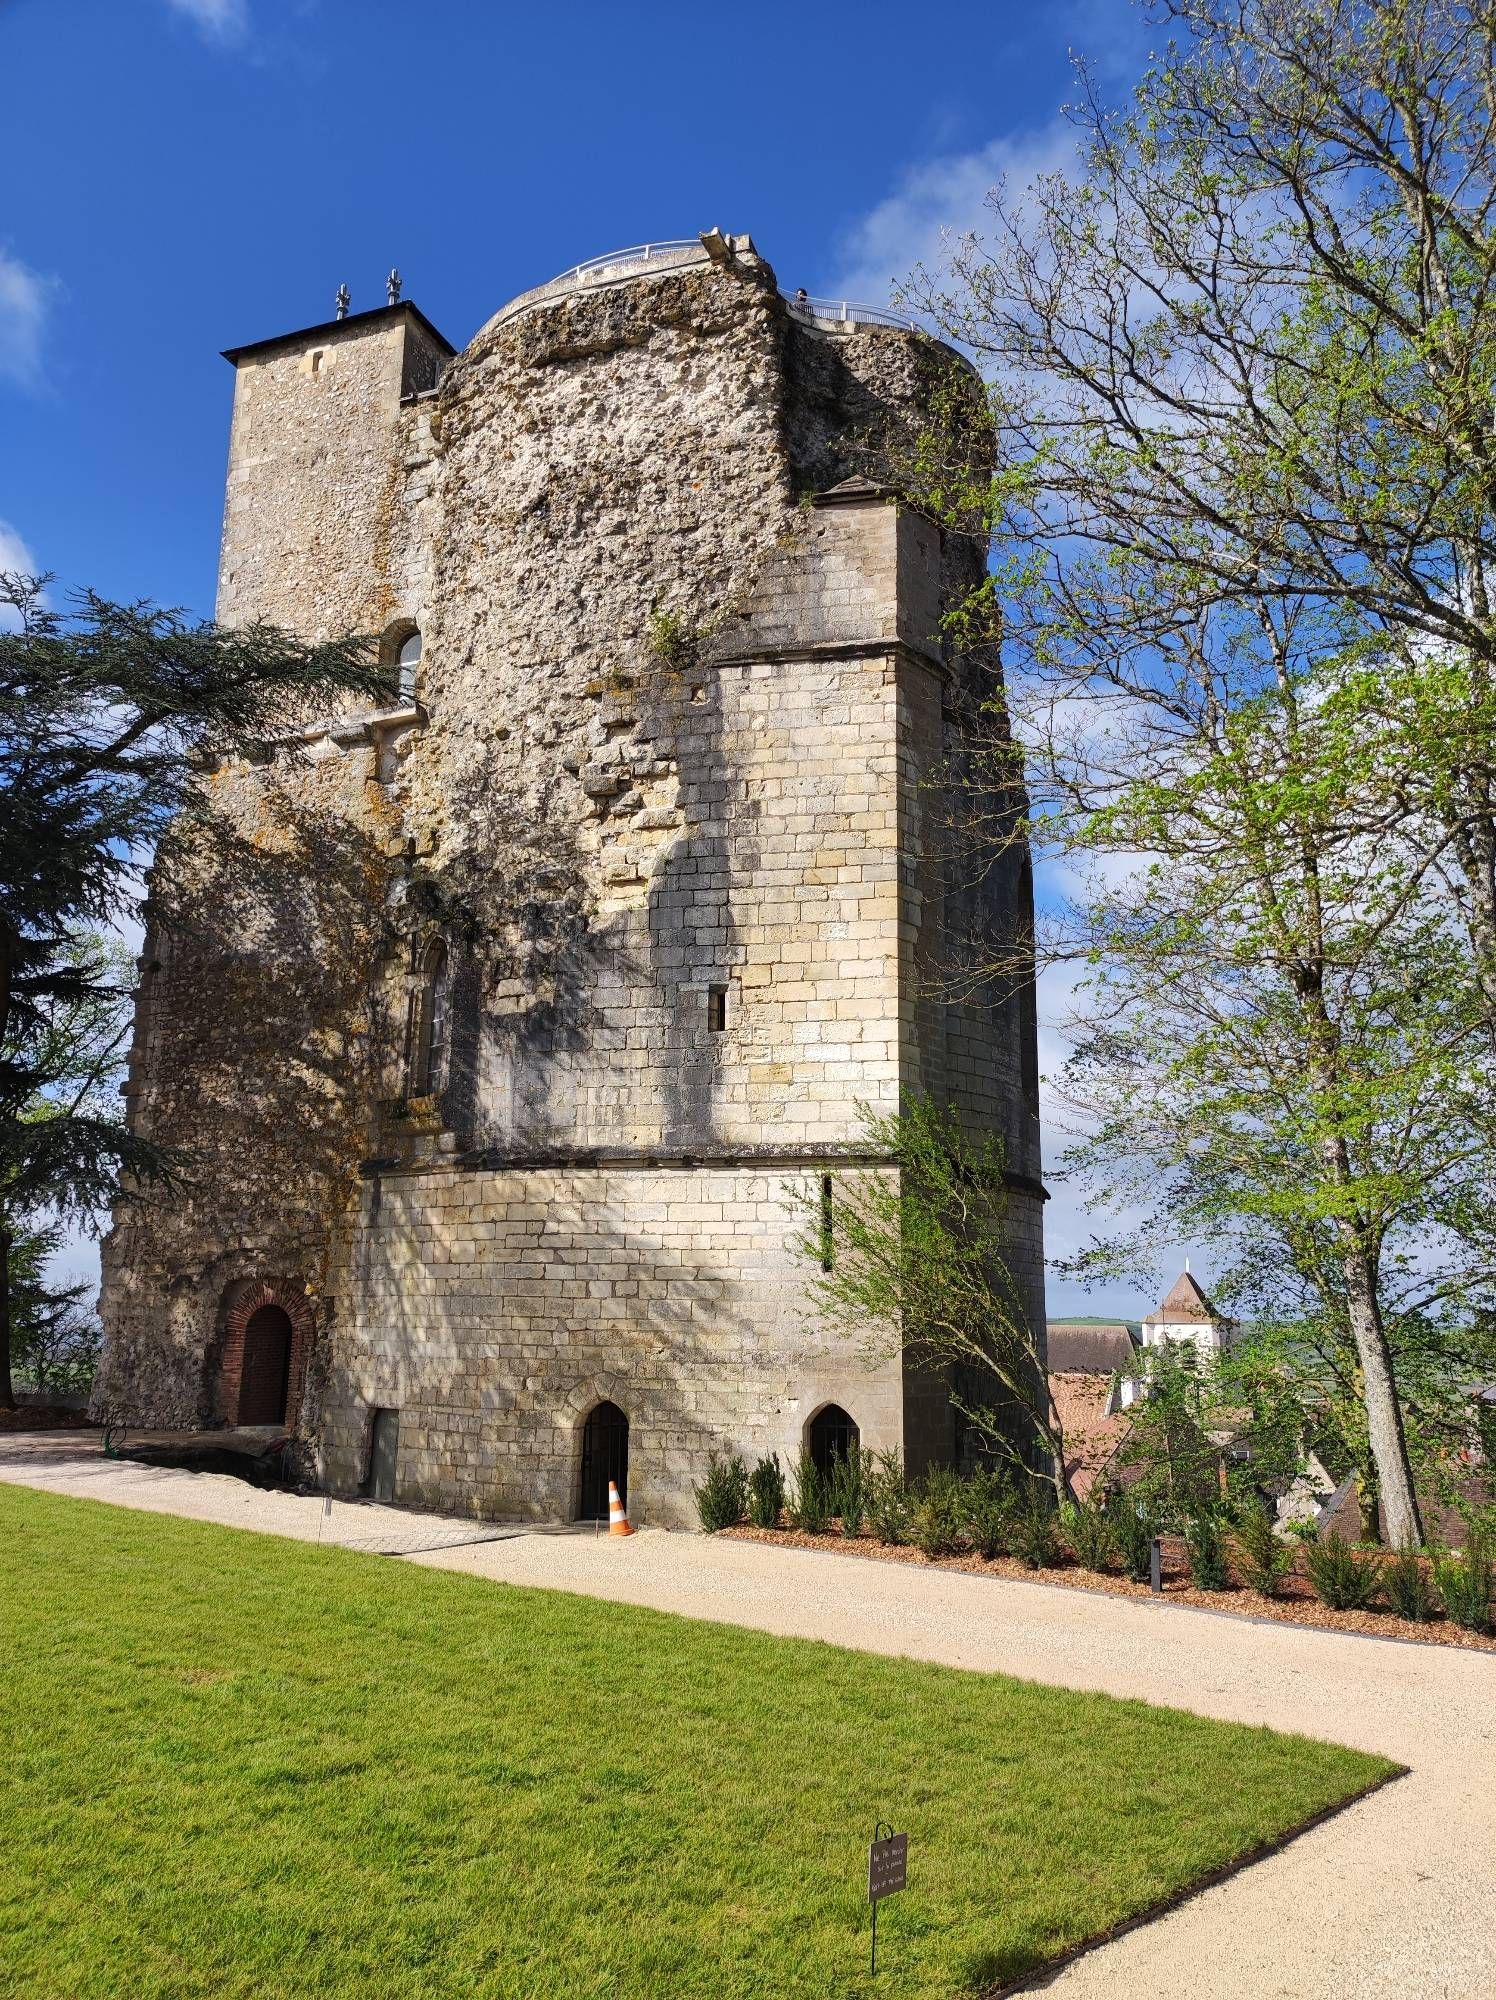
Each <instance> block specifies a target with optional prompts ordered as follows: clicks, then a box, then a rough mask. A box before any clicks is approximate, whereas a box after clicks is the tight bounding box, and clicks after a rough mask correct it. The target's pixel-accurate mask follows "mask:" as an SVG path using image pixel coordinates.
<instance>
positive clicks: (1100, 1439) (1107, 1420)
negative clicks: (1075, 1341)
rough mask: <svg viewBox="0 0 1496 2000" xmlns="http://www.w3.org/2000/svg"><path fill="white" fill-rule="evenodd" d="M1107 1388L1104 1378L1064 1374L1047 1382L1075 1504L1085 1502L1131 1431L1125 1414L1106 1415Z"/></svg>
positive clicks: (1053, 1376)
mask: <svg viewBox="0 0 1496 2000" xmlns="http://www.w3.org/2000/svg"><path fill="white" fill-rule="evenodd" d="M1110 1386H1111V1385H1110V1381H1109V1379H1108V1378H1107V1377H1106V1376H1104V1375H1089V1374H1077V1373H1072V1372H1070V1371H1068V1370H1061V1371H1059V1372H1058V1373H1052V1374H1051V1375H1050V1378H1049V1394H1050V1400H1051V1402H1052V1403H1053V1405H1054V1411H1055V1415H1056V1416H1057V1417H1058V1418H1059V1421H1060V1427H1061V1429H1062V1430H1063V1431H1064V1433H1065V1471H1066V1473H1067V1474H1068V1475H1069V1479H1070V1487H1071V1491H1072V1492H1073V1493H1074V1494H1075V1497H1076V1499H1077V1500H1084V1499H1085V1497H1086V1495H1087V1493H1088V1492H1089V1491H1090V1490H1091V1487H1092V1485H1093V1484H1094V1483H1095V1481H1096V1479H1097V1477H1098V1475H1099V1474H1100V1473H1101V1472H1103V1471H1104V1470H1105V1468H1106V1467H1107V1465H1108V1464H1109V1463H1110V1462H1111V1459H1112V1457H1113V1456H1114V1454H1115V1453H1116V1450H1117V1448H1118V1446H1119V1445H1120V1444H1121V1442H1122V1440H1123V1439H1124V1438H1125V1437H1126V1436H1127V1433H1128V1431H1129V1430H1130V1429H1131V1428H1132V1419H1131V1418H1130V1417H1129V1416H1128V1415H1127V1413H1126V1411H1125V1410H1124V1411H1120V1412H1119V1413H1118V1414H1117V1415H1116V1416H1113V1417H1109V1416H1107V1415H1106V1405H1107V1397H1108V1394H1109V1391H1110Z"/></svg>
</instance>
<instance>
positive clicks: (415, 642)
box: [396, 632, 421, 701]
mask: <svg viewBox="0 0 1496 2000" xmlns="http://www.w3.org/2000/svg"><path fill="white" fill-rule="evenodd" d="M396 664H397V665H398V667H399V669H400V693H401V695H402V696H403V697H404V699H405V700H406V701H414V699H415V693H416V668H417V667H419V666H420V664H421V635H420V633H419V632H412V633H411V634H410V636H409V638H407V639H405V640H404V641H402V643H401V646H400V651H399V653H398V654H397V656H396Z"/></svg>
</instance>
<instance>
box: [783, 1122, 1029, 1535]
mask: <svg viewBox="0 0 1496 2000" xmlns="http://www.w3.org/2000/svg"><path fill="white" fill-rule="evenodd" d="M858 1112H859V1116H860V1118H861V1121H862V1128H863V1141H864V1144H865V1146H866V1148H867V1150H868V1151H869V1152H870V1153H871V1154H873V1155H874V1156H875V1158H876V1159H877V1160H878V1161H879V1162H880V1163H881V1164H879V1165H875V1166H867V1167H857V1168H849V1169H845V1170H842V1171H838V1172H836V1173H834V1174H832V1175H831V1176H830V1177H829V1178H830V1194H829V1197H828V1196H827V1195H826V1193H825V1191H824V1189H821V1190H815V1189H810V1188H800V1189H797V1190H793V1191H792V1199H793V1201H794V1204H795V1206H796V1207H797V1209H799V1211H800V1212H801V1213H802V1214H803V1215H804V1218H805V1227H804V1229H803V1230H802V1231H801V1233H800V1235H799V1236H798V1237H797V1238H796V1239H795V1245H794V1247H795V1249H796V1251H797V1253H798V1255H799V1257H800V1258H801V1260H802V1262H803V1263H804V1264H805V1265H807V1266H808V1267H810V1269H811V1270H812V1271H813V1273H814V1275H813V1277H812V1280H811V1284H810V1292H811V1297H812V1299H813V1301H814V1304H815V1308H816V1311H817V1313H818V1315H819V1317H820V1319H821V1321H822V1323H823V1324H824V1325H825V1326H826V1327H827V1329H828V1331H830V1332H831V1333H833V1334H834V1335H835V1336H836V1337H837V1338H839V1339H844V1338H845V1337H846V1335H847V1333H848V1331H849V1329H850V1330H851V1331H852V1332H853V1333H854V1334H856V1335H858V1336H859V1337H860V1338H861V1339H862V1341H863V1343H864V1346H865V1349H866V1351H867V1353H868V1356H869V1358H870V1359H876V1360H886V1359H888V1358H889V1357H890V1356H894V1355H903V1356H904V1357H906V1358H907V1359H908V1361H909V1362H910V1363H911V1364H912V1365H913V1366H914V1367H916V1368H924V1369H928V1370H930V1371H931V1372H932V1373H934V1374H937V1375H939V1376H940V1377H941V1378H942V1379H943V1380H945V1381H946V1382H948V1383H949V1384H950V1385H951V1393H952V1401H953V1403H954V1404H955V1406H956V1407H957V1409H958V1410H959V1411H960V1412H961V1413H962V1415H963V1416H964V1417H965V1418H966V1419H967V1421H968V1422H969V1423H970V1424H971V1425H972V1426H973V1427H974V1429H975V1430H977V1431H978V1432H979V1433H980V1434H981V1436H982V1438H983V1440H984V1443H985V1445H986V1447H987V1449H988V1450H989V1451H991V1452H993V1453H994V1454H996V1455H998V1456H1001V1457H1003V1458H1006V1459H1007V1460H1009V1461H1010V1462H1011V1463H1012V1464H1014V1465H1015V1466H1018V1467H1021V1468H1022V1469H1024V1470H1025V1471H1032V1470H1035V1469H1038V1468H1042V1470H1043V1472H1044V1474H1045V1476H1047V1477H1049V1478H1051V1479H1052V1480H1053V1481H1054V1484H1055V1487H1056V1491H1057V1493H1058V1495H1059V1497H1060V1498H1061V1499H1063V1498H1064V1493H1065V1471H1064V1467H1065V1441H1064V1435H1063V1432H1062V1429H1061V1425H1060V1421H1059V1418H1058V1415H1057V1413H1056V1411H1055V1410H1054V1407H1053V1405H1052V1403H1051V1402H1050V1398H1049V1386H1048V1376H1047V1374H1046V1372H1045V1368H1044V1363H1043V1358H1042V1348H1041V1346H1040V1342H1041V1340H1042V1338H1043V1333H1042V1329H1041V1328H1038V1327H1035V1326H1034V1325H1032V1324H1031V1322H1030V1320H1029V1318H1028V1315H1027V1314H1026V1312H1025V1310H1024V1305H1023V1300H1022V1297H1021V1294H1020V1293H1019V1290H1018V1287H1017V1285H1016V1284H1015V1283H1014V1280H1013V1277H1012V1274H1011V1271H1010V1269H1009V1259H1010V1254H1011V1251H1010V1243H1009V1238H1008V1229H1007V1182H1006V1177H1005V1173H1004V1166H1003V1153H1002V1147H1001V1144H1000V1143H999V1141H998V1140H997V1139H995V1138H994V1137H993V1136H992V1135H991V1134H990V1133H984V1134H982V1135H980V1136H974V1135H972V1134H971V1133H969V1132H968V1131H966V1130H965V1128H964V1127H963V1126H962V1124H961V1122H960V1120H959V1118H958V1117H957V1115H956V1113H955V1111H954V1110H953V1109H951V1108H949V1107H942V1106H940V1105H937V1104H935V1103H934V1102H933V1101H932V1100H931V1099H930V1098H928V1097H924V1096H910V1097H907V1098H906V1099H905V1100H904V1102H903V1105H902V1106H901V1108H900V1110H899V1111H898V1112H875V1111H873V1110H871V1109H870V1108H869V1107H868V1106H867V1105H859V1106H858Z"/></svg>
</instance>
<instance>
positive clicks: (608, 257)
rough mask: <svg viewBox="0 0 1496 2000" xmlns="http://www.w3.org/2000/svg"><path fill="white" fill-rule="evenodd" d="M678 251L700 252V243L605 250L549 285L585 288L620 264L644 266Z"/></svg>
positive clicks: (676, 240)
mask: <svg viewBox="0 0 1496 2000" xmlns="http://www.w3.org/2000/svg"><path fill="white" fill-rule="evenodd" d="M682 250H701V244H700V241H699V240H698V239H697V238H696V237H694V236H677V237H672V238H670V239H669V240H667V241H666V242H664V243H633V244H630V246H629V248H628V249H627V250H609V251H607V252H606V253H605V254H604V255H603V256H601V257H589V258H588V259H587V261H586V263H585V264H573V265H572V267H571V269H570V270H569V271H563V272H562V273H561V275H560V277H559V278H553V279H552V280H551V283H552V284H553V285H564V284H566V283H567V282H568V280H570V281H571V282H573V283H575V284H578V285H585V284H586V283H587V282H588V280H589V279H597V278H602V277H606V275H607V273H608V272H609V271H613V270H617V269H619V268H620V267H622V266H623V265H626V264H648V263H649V262H650V261H651V260H652V259H654V258H659V257H670V256H674V255H676V254H677V253H678V252H680V251H682ZM702 254H703V255H704V254H705V253H704V252H703V253H702Z"/></svg>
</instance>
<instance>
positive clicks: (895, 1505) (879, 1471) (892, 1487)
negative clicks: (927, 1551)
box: [863, 1447, 911, 1547]
mask: <svg viewBox="0 0 1496 2000" xmlns="http://www.w3.org/2000/svg"><path fill="white" fill-rule="evenodd" d="M863 1493H864V1505H865V1506H866V1509H867V1518H868V1520H869V1521H870V1522H871V1524H872V1529H873V1533H874V1534H875V1535H876V1536H877V1537H878V1540H879V1541H880V1542H886V1543H887V1544H888V1545H889V1546H890V1547H894V1546H896V1545H897V1544H898V1543H899V1542H906V1541H908V1539H909V1524H910V1513H911V1509H910V1505H909V1494H908V1491H907V1489H906V1487H905V1484H904V1463H903V1460H902V1459H901V1458H900V1457H899V1454H898V1450H897V1448H896V1447H892V1448H890V1449H889V1450H887V1451H880V1452H879V1453H878V1455H877V1456H876V1458H874V1457H872V1456H871V1455H869V1457H868V1458H867V1459H866V1460H865V1461H864V1465H863Z"/></svg>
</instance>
